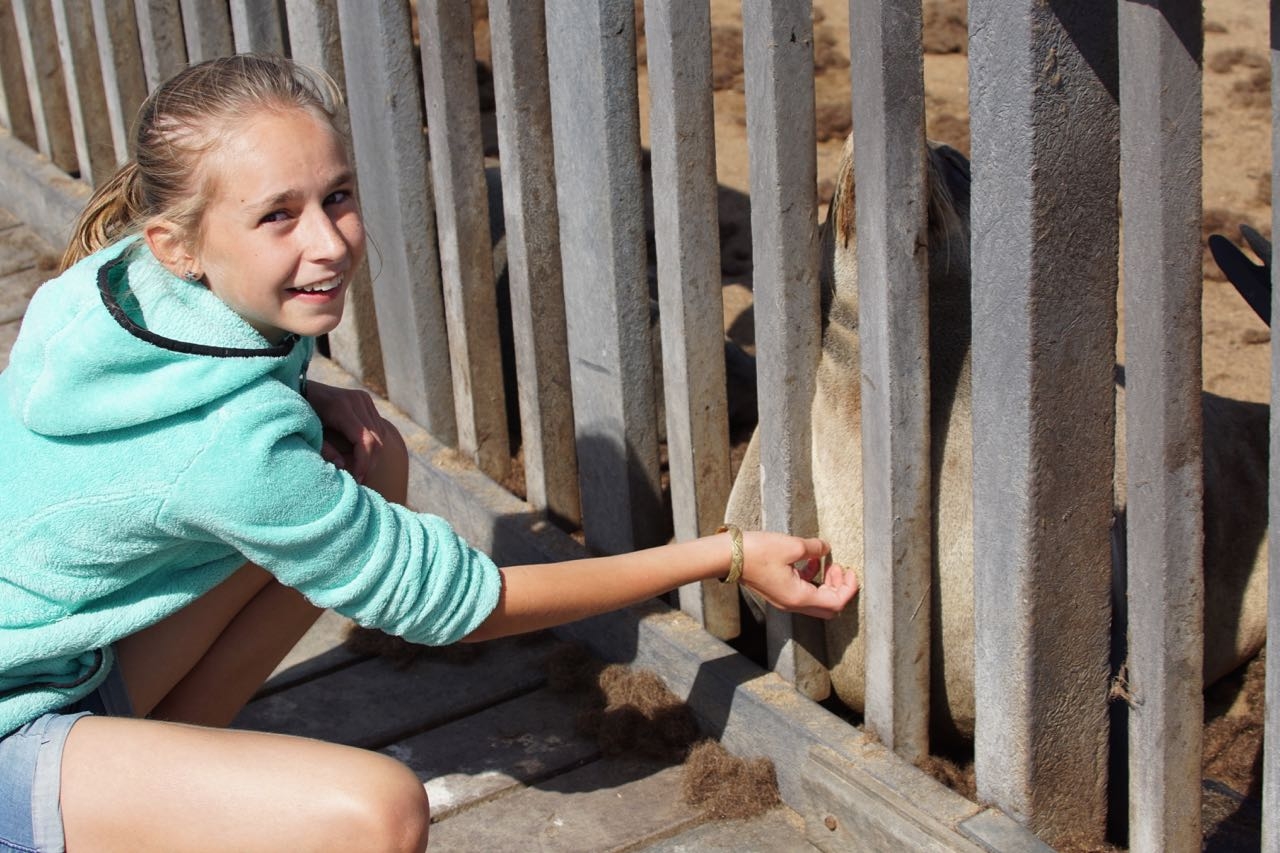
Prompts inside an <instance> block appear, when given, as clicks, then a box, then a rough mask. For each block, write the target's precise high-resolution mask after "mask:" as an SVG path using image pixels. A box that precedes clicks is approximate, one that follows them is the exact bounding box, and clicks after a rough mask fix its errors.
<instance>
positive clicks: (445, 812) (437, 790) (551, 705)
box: [382, 689, 600, 821]
mask: <svg viewBox="0 0 1280 853" xmlns="http://www.w3.org/2000/svg"><path fill="white" fill-rule="evenodd" d="M582 710H583V709H582V703H581V701H580V700H578V701H575V700H574V699H573V698H572V697H569V696H566V695H565V694H562V693H554V692H552V691H550V690H545V689H544V690H538V691H536V692H534V693H530V694H528V695H527V696H521V697H518V698H516V699H512V700H511V701H510V702H503V703H502V704H501V705H495V706H493V707H492V708H486V709H485V710H483V711H481V712H480V713H478V714H472V715H470V716H467V717H463V718H462V719H460V720H456V721H454V722H452V723H449V724H448V725H444V726H440V727H439V728H435V729H432V730H430V731H428V732H424V733H422V734H420V735H415V736H413V737H411V738H408V739H406V740H402V741H397V742H396V743H393V744H391V745H390V746H387V747H385V748H384V749H383V750H382V751H383V752H385V753H387V754H388V755H391V756H393V757H395V758H397V759H399V760H400V761H402V762H404V763H405V764H407V765H408V766H409V767H410V768H412V770H413V772H415V773H417V774H418V778H419V779H421V780H422V781H423V783H424V784H425V785H426V788H427V797H428V799H430V800H431V819H432V820H433V821H440V820H444V819H445V818H446V817H448V816H449V815H450V814H452V813H453V812H455V811H458V810H459V809H464V808H467V807H469V806H472V805H474V804H476V803H478V802H481V801H482V800H487V799H492V798H493V797H495V796H496V795H498V794H501V793H503V792H505V791H510V790H513V789H515V788H518V787H520V786H521V785H528V784H534V783H536V782H540V781H542V780H543V779H546V778H548V777H551V776H555V775H558V774H560V773H563V772H564V771H566V770H569V769H571V768H574V767H577V766H579V765H581V764H584V763H586V762H587V761H590V760H592V759H594V758H595V757H596V756H597V755H598V754H599V751H600V748H599V747H598V746H597V745H596V744H595V742H593V741H592V740H590V739H588V738H586V737H584V736H583V735H581V734H579V733H578V730H577V719H578V715H579V714H580V713H581V712H582Z"/></svg>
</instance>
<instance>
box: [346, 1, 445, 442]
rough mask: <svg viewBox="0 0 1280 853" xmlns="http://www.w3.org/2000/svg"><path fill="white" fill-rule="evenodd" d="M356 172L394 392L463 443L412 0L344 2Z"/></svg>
mask: <svg viewBox="0 0 1280 853" xmlns="http://www.w3.org/2000/svg"><path fill="white" fill-rule="evenodd" d="M338 20H339V23H340V26H341V31H342V59H343V65H344V67H345V69H346V78H347V106H348V109H349V110H350V111H351V132H352V136H353V137H354V139H353V140H352V141H353V143H354V145H355V150H356V169H357V172H358V173H359V175H360V185H361V188H362V191H361V194H362V196H363V198H364V205H363V207H364V217H365V222H366V223H367V225H368V227H369V233H370V234H372V235H373V237H374V242H373V244H372V245H373V251H371V252H370V265H371V266H372V268H373V269H374V281H373V294H374V304H375V305H376V306H377V314H378V331H379V334H380V337H381V341H382V356H383V367H384V368H385V370H386V375H387V396H388V398H389V399H390V400H391V402H393V403H395V404H396V405H397V406H399V407H400V408H402V409H404V410H405V412H407V413H408V415H409V417H411V418H413V420H414V421H416V422H417V423H419V424H421V425H422V426H423V427H424V428H425V429H426V430H427V431H428V432H430V433H431V434H432V435H433V436H435V437H436V438H437V439H438V440H439V441H441V442H443V443H445V444H454V443H455V442H456V441H457V438H458V433H457V427H456V426H455V424H454V414H453V387H452V385H450V382H449V339H448V333H447V332H446V330H445V323H444V301H443V297H442V295H441V293H440V265H439V260H438V257H437V255H436V226H435V211H434V209H433V207H432V203H431V184H430V178H429V177H428V175H427V146H426V140H425V139H424V137H423V135H422V96H421V93H420V91H419V89H418V74H417V69H416V68H415V66H414V61H413V42H412V40H411V37H410V26H409V8H408V6H406V5H405V4H404V2H403V0H378V2H377V3H371V2H365V0H339V2H338Z"/></svg>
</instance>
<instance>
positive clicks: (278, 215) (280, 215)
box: [258, 210, 289, 224]
mask: <svg viewBox="0 0 1280 853" xmlns="http://www.w3.org/2000/svg"><path fill="white" fill-rule="evenodd" d="M288 218H289V212H288V211H287V210H273V211H271V212H270V213H268V214H267V215H266V216H263V217H262V218H261V219H259V220H258V223H259V224H263V223H267V222H284V221H285V220H286V219H288Z"/></svg>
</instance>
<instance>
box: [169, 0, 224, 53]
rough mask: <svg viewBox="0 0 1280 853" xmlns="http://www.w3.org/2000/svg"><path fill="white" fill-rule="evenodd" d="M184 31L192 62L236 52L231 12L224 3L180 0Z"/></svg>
mask: <svg viewBox="0 0 1280 853" xmlns="http://www.w3.org/2000/svg"><path fill="white" fill-rule="evenodd" d="M180 6H181V8H182V31H183V33H184V34H185V36H186V42H187V57H188V58H189V59H190V60H191V64H192V65H195V64H196V63H197V62H204V61H205V60H206V59H213V58H215V57H218V56H229V55H231V54H233V53H235V42H234V40H233V39H232V38H231V13H230V11H229V10H228V9H227V5H226V4H225V3H209V2H207V0H180Z"/></svg>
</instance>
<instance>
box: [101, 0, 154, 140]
mask: <svg viewBox="0 0 1280 853" xmlns="http://www.w3.org/2000/svg"><path fill="white" fill-rule="evenodd" d="M92 4H93V29H94V31H95V32H96V33H97V34H98V65H99V67H100V68H101V69H102V88H103V93H104V95H105V96H106V108H107V123H108V125H109V126H110V128H111V144H112V147H113V148H114V149H115V157H116V163H123V162H124V161H126V160H128V159H129V158H130V157H131V156H133V152H132V150H130V145H131V144H132V143H131V140H130V139H129V132H130V129H131V127H132V125H133V119H134V116H136V115H137V112H138V107H139V106H141V104H142V102H143V101H144V100H146V97H147V79H146V73H145V71H144V70H143V66H142V49H141V47H140V46H139V44H138V21H137V18H136V17H135V16H134V11H133V4H131V3H130V4H124V5H121V4H120V3H116V2H113V0H92Z"/></svg>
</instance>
